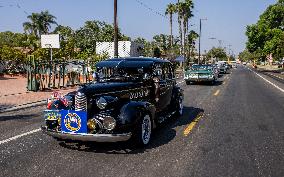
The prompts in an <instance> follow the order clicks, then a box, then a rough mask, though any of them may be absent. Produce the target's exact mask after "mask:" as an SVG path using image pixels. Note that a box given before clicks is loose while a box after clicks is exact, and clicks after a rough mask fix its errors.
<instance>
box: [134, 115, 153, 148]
mask: <svg viewBox="0 0 284 177" xmlns="http://www.w3.org/2000/svg"><path fill="white" fill-rule="evenodd" d="M136 131H137V132H136V133H135V142H136V143H137V145H138V146H146V145H148V144H149V142H150V139H151V133H152V120H151V117H150V116H149V115H145V116H144V117H143V118H142V120H141V121H140V123H139V124H138V127H137V130H136Z"/></svg>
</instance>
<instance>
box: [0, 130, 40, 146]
mask: <svg viewBox="0 0 284 177" xmlns="http://www.w3.org/2000/svg"><path fill="white" fill-rule="evenodd" d="M40 130H41V129H40V128H38V129H35V130H32V131H29V132H26V133H23V134H20V135H16V136H14V137H11V138H8V139H6V140H2V141H0V145H1V144H4V143H8V142H10V141H13V140H16V139H18V138H21V137H23V136H27V135H30V134H33V133H36V132H39V131H40Z"/></svg>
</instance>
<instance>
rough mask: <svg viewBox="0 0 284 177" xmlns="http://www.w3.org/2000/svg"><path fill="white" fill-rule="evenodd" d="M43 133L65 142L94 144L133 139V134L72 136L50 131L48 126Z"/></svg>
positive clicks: (43, 129) (44, 127)
mask: <svg viewBox="0 0 284 177" xmlns="http://www.w3.org/2000/svg"><path fill="white" fill-rule="evenodd" d="M41 129H42V131H43V133H45V134H47V135H49V136H52V137H55V138H59V139H64V140H74V141H93V142H119V141H127V140H129V139H130V138H131V135H132V134H131V133H125V134H71V133H62V132H57V131H52V130H48V129H47V127H46V126H42V127H41Z"/></svg>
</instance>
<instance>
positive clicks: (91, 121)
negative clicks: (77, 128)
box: [87, 119, 97, 131]
mask: <svg viewBox="0 0 284 177" xmlns="http://www.w3.org/2000/svg"><path fill="white" fill-rule="evenodd" d="M96 125H97V122H96V120H95V119H89V120H88V123H87V126H88V129H89V130H91V131H92V130H95V129H96Z"/></svg>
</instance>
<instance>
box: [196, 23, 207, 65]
mask: <svg viewBox="0 0 284 177" xmlns="http://www.w3.org/2000/svg"><path fill="white" fill-rule="evenodd" d="M202 20H207V18H204V19H200V21H199V49H198V64H200V49H201V48H200V47H201V27H202Z"/></svg>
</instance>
